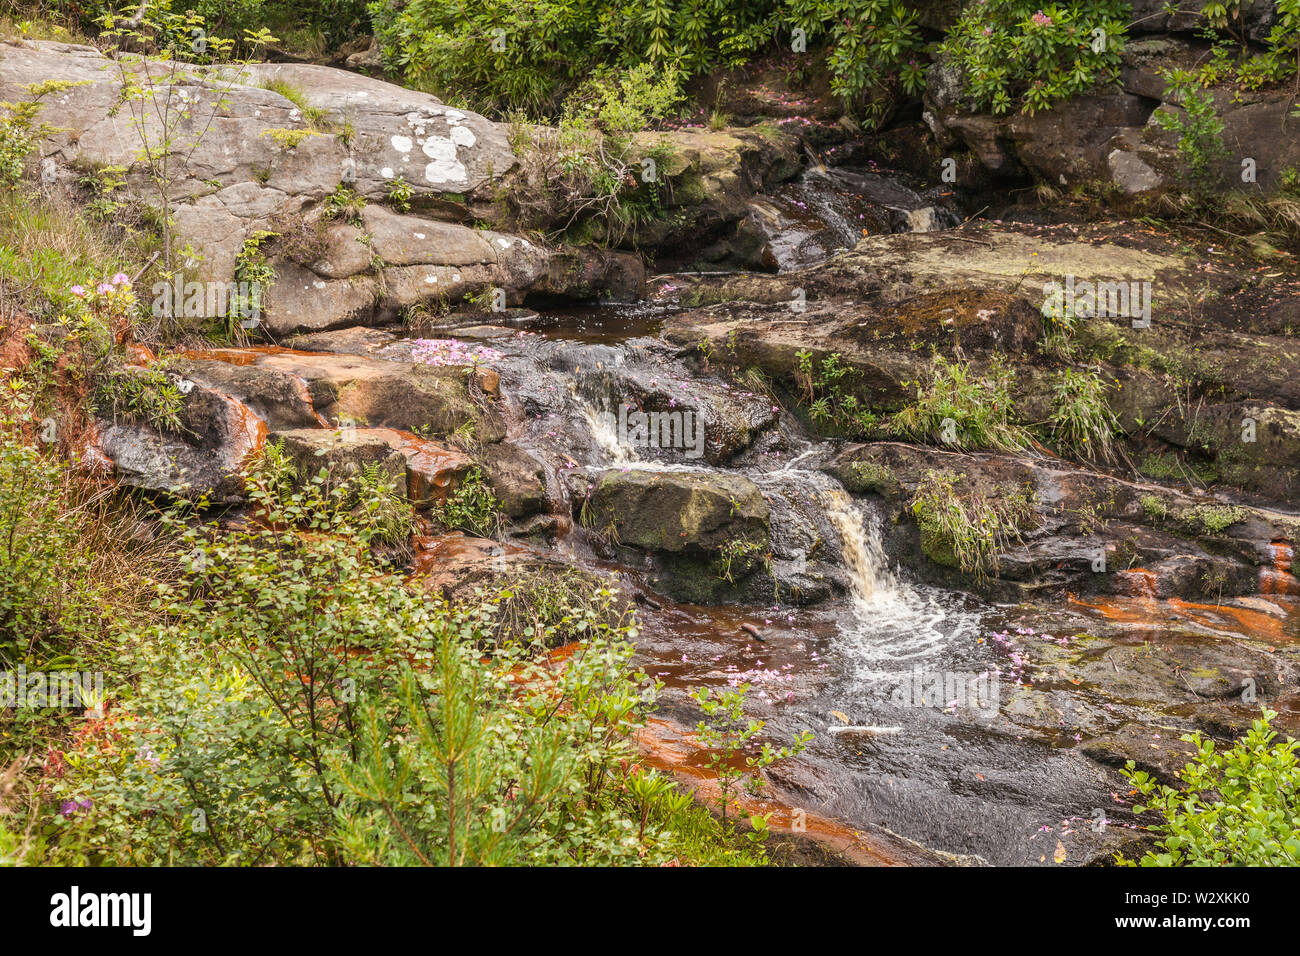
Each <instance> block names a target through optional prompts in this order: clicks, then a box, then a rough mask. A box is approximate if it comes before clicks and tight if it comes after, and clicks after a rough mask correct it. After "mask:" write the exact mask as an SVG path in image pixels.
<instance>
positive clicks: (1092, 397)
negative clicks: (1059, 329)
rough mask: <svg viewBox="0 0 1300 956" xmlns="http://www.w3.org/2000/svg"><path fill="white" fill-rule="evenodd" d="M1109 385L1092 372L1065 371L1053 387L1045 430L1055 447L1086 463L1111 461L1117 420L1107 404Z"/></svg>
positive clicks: (1117, 426)
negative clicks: (1050, 409) (1084, 460)
mask: <svg viewBox="0 0 1300 956" xmlns="http://www.w3.org/2000/svg"><path fill="white" fill-rule="evenodd" d="M1109 387H1110V386H1108V385H1107V384H1106V383H1105V382H1104V381H1103V380H1102V378H1101V376H1100V375H1098V374H1097V373H1096V372H1095V371H1093V370H1091V369H1085V370H1083V371H1075V370H1074V369H1070V368H1067V369H1065V371H1063V372H1062V373H1061V376H1060V378H1059V379H1057V381H1056V383H1055V384H1054V385H1053V386H1052V398H1053V402H1052V414H1051V417H1050V418H1048V420H1047V426H1048V431H1049V433H1050V436H1051V440H1052V442H1053V443H1054V444H1055V445H1056V447H1057V448H1059V449H1061V450H1063V451H1069V452H1072V453H1074V454H1075V455H1076V456H1078V457H1080V458H1083V459H1086V460H1088V461H1094V462H1100V461H1111V460H1112V459H1113V458H1114V456H1115V444H1114V437H1115V434H1116V433H1117V432H1118V431H1119V420H1118V419H1117V418H1116V417H1115V413H1114V412H1112V411H1111V410H1110V405H1109V404H1107V402H1106V392H1107V390H1108V389H1109Z"/></svg>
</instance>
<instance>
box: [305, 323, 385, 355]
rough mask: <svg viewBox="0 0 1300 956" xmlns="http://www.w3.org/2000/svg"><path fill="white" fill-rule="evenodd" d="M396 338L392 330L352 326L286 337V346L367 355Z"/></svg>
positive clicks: (309, 350) (312, 350)
mask: <svg viewBox="0 0 1300 956" xmlns="http://www.w3.org/2000/svg"><path fill="white" fill-rule="evenodd" d="M396 340H397V336H395V335H394V334H393V333H392V332H385V331H384V330H382V329H367V328H364V327H362V326H353V327H352V328H347V329H337V330H335V331H332V332H308V333H304V334H302V335H295V336H293V337H292V338H289V339H286V340H285V342H284V345H285V346H286V347H287V348H291V349H298V350H301V351H304V352H340V353H345V354H348V355H368V354H370V353H372V352H378V351H379V350H380V349H382V348H385V347H386V346H389V345H392V344H393V343H394V342H395V341H396Z"/></svg>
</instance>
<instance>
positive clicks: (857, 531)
mask: <svg viewBox="0 0 1300 956" xmlns="http://www.w3.org/2000/svg"><path fill="white" fill-rule="evenodd" d="M822 494H823V496H824V498H825V500H826V517H827V518H829V519H830V522H831V524H833V525H834V526H835V530H836V531H838V532H839V533H840V549H841V551H843V553H844V563H845V564H846V565H847V566H848V569H849V573H850V576H851V580H852V583H853V597H854V598H855V599H856V600H857V601H859V602H860V603H863V604H871V603H872V602H873V601H874V600H875V598H876V595H877V593H879V592H883V591H889V592H893V591H897V588H898V582H897V581H896V580H895V579H894V575H893V574H892V573H890V571H889V568H888V562H887V560H886V558H885V552H884V549H882V548H881V546H880V538H879V537H878V536H877V535H873V534H869V533H868V532H867V528H866V523H865V521H864V520H863V517H862V512H861V511H859V510H858V509H857V508H856V507H854V505H853V499H852V498H850V497H849V494H848V492H846V491H845V490H844V489H843V488H832V489H829V490H827V491H824V492H823V493H822Z"/></svg>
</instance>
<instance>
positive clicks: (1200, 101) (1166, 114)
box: [1156, 70, 1228, 197]
mask: <svg viewBox="0 0 1300 956" xmlns="http://www.w3.org/2000/svg"><path fill="white" fill-rule="evenodd" d="M1165 80H1166V83H1167V84H1168V85H1167V87H1166V90H1165V99H1167V100H1173V101H1174V102H1177V103H1179V104H1181V106H1182V108H1183V109H1182V112H1178V111H1176V110H1170V109H1161V110H1158V111H1157V112H1156V121H1157V122H1158V123H1159V124H1160V126H1161V128H1163V129H1166V130H1169V131H1170V132H1174V133H1177V134H1178V155H1179V157H1180V158H1181V160H1182V163H1183V169H1184V175H1185V177H1186V182H1187V185H1188V187H1189V188H1190V189H1191V190H1192V191H1193V192H1194V193H1196V194H1197V195H1199V196H1202V197H1209V196H1210V195H1211V194H1212V193H1213V191H1214V189H1215V187H1216V185H1217V183H1218V179H1219V177H1218V173H1217V171H1216V169H1215V164H1216V163H1217V162H1218V161H1219V160H1221V159H1223V158H1224V157H1226V156H1227V155H1228V148H1227V146H1226V145H1224V142H1223V121H1222V120H1221V119H1219V112H1218V109H1217V108H1216V107H1215V105H1214V96H1213V94H1212V93H1210V91H1209V90H1207V89H1205V88H1204V87H1202V86H1201V85H1200V83H1199V81H1198V80H1197V78H1196V76H1195V75H1194V74H1193V73H1191V72H1190V71H1187V70H1169V71H1167V72H1166V73H1165Z"/></svg>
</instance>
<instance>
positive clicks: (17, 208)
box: [0, 191, 157, 319]
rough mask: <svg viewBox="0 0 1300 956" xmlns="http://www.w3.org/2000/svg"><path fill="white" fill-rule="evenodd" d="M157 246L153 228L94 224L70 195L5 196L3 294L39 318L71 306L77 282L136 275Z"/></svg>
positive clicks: (1, 212)
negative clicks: (121, 273) (17, 301)
mask: <svg viewBox="0 0 1300 956" xmlns="http://www.w3.org/2000/svg"><path fill="white" fill-rule="evenodd" d="M156 248H157V239H156V236H154V235H152V234H151V233H149V232H147V231H144V230H140V229H110V228H105V227H104V225H103V224H102V223H93V222H91V221H90V220H89V219H88V218H87V217H86V215H85V214H84V213H83V212H82V211H81V210H79V209H78V208H77V207H76V206H75V205H74V203H73V202H72V200H71V199H70V198H68V197H66V196H63V195H60V194H54V195H49V196H43V195H37V194H33V193H28V192H23V191H16V192H13V193H6V194H2V195H0V285H2V286H3V288H0V296H14V297H16V298H18V299H19V300H20V304H21V305H23V307H24V308H26V309H27V310H28V311H30V312H32V313H33V314H34V315H35V316H36V317H37V318H40V319H52V318H54V317H55V316H56V315H57V314H58V312H59V311H60V310H62V309H64V308H67V307H68V306H70V305H71V304H72V302H73V298H74V296H73V295H72V291H71V290H72V287H73V286H74V285H82V286H87V287H90V286H93V285H94V284H95V283H97V282H102V281H103V280H104V279H106V278H108V277H109V276H112V275H115V274H116V273H118V272H126V273H127V274H134V273H135V272H136V271H137V270H138V269H139V263H141V262H144V261H146V259H147V254H148V252H149V250H151V249H156Z"/></svg>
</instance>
